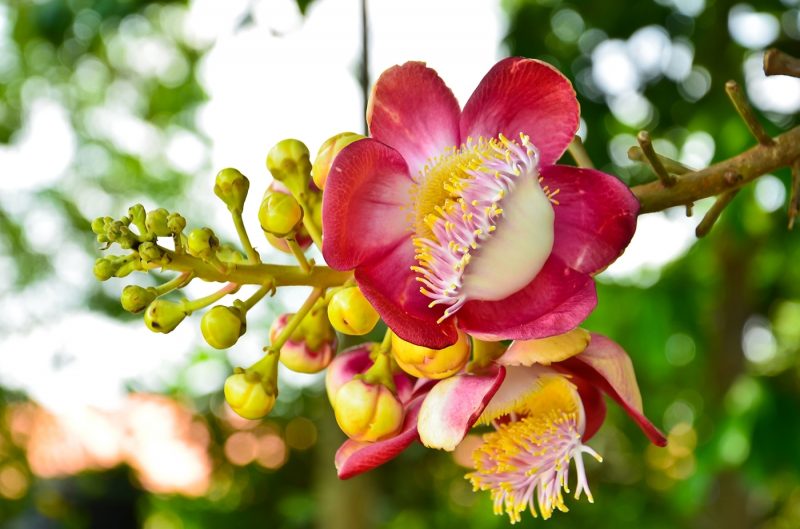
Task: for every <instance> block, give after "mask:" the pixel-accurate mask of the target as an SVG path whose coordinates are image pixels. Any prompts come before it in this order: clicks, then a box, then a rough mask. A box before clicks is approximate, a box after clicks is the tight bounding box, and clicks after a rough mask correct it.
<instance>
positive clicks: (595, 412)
mask: <svg viewBox="0 0 800 529" xmlns="http://www.w3.org/2000/svg"><path fill="white" fill-rule="evenodd" d="M570 381H571V382H572V383H573V384H575V385H576V386H578V394H579V395H580V396H581V402H582V403H583V411H584V414H585V415H586V427H585V429H584V431H583V438H582V440H583V442H584V443H585V442H587V441H588V440H589V439H591V438H592V437H594V434H596V433H597V431H598V430H599V429H600V427H601V426H602V425H603V421H604V420H605V418H606V401H605V400H604V399H603V394H602V393H600V390H599V389H597V388H596V387H595V386H593V385H592V384H590V383H589V382H587V381H585V380H583V379H582V378H580V377H575V376H573V377H572V378H570Z"/></svg>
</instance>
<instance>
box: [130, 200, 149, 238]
mask: <svg viewBox="0 0 800 529" xmlns="http://www.w3.org/2000/svg"><path fill="white" fill-rule="evenodd" d="M146 215H147V213H146V212H145V209H144V206H143V205H141V204H134V205H132V206H131V207H129V208H128V217H130V219H131V222H133V224H134V226H141V225H144V221H145V216H146ZM141 235H144V233H142V234H141Z"/></svg>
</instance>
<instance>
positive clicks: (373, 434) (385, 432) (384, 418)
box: [333, 378, 405, 442]
mask: <svg viewBox="0 0 800 529" xmlns="http://www.w3.org/2000/svg"><path fill="white" fill-rule="evenodd" d="M333 410H334V412H335V413H336V422H337V423H339V427H340V428H341V429H342V431H343V432H344V433H345V434H347V436H348V437H350V438H351V439H354V440H356V441H367V442H372V441H380V440H381V439H386V438H389V437H392V436H393V435H395V434H396V433H397V432H399V431H400V429H401V428H402V427H403V418H404V415H405V412H404V410H403V405H402V404H401V403H400V401H399V400H398V399H397V397H396V396H395V395H394V393H392V392H391V390H390V389H389V388H387V387H386V386H384V385H382V384H368V383H367V382H364V381H363V380H361V379H358V378H356V379H353V380H351V381H350V382H348V383H346V384H345V385H343V386H342V387H341V388H339V391H337V392H336V401H335V402H334V404H333Z"/></svg>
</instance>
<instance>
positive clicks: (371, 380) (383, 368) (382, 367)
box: [357, 331, 397, 393]
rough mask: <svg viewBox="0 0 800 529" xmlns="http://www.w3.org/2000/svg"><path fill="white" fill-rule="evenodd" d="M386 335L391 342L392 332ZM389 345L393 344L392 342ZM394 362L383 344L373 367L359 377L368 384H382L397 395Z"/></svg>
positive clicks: (379, 348)
mask: <svg viewBox="0 0 800 529" xmlns="http://www.w3.org/2000/svg"><path fill="white" fill-rule="evenodd" d="M386 335H387V336H389V337H390V340H391V331H389V332H387V333H386ZM385 341H386V340H384V342H385ZM389 343H391V341H390V342H389ZM392 362H393V361H392V355H391V354H389V350H388V348H384V346H383V344H381V345H379V346H378V349H377V354H376V356H375V360H374V362H373V364H372V367H370V368H369V369H367V370H366V371H365V372H364V374H363V375H357V376H360V377H361V379H362V380H363V381H364V382H366V383H368V384H373V385H377V384H381V385H383V386H386V387H387V388H389V389H390V390H391V391H392V393H395V392H396V391H397V388H396V387H395V385H394V374H393V372H392V371H393V369H392V367H393V365H392Z"/></svg>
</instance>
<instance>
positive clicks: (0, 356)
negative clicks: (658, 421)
mask: <svg viewBox="0 0 800 529" xmlns="http://www.w3.org/2000/svg"><path fill="white" fill-rule="evenodd" d="M674 3H675V4H676V5H677V6H678V7H679V8H681V9H683V10H691V11H692V12H694V11H697V10H700V11H702V9H703V8H704V2H702V0H691V1H690V0H682V1H680V2H678V1H677V0H676V2H674ZM250 4H251V2H249V1H248V0H230V1H227V2H220V1H219V0H194V1H193V2H192V4H191V7H190V11H189V15H188V17H187V19H186V22H185V25H184V26H183V30H182V31H183V32H184V34H183V38H184V39H185V40H187V41H190V42H196V43H214V45H213V47H212V49H211V51H210V53H209V54H208V55H207V57H206V58H205V59H204V60H203V63H202V67H201V72H200V79H201V82H202V84H203V86H204V87H205V88H206V90H207V91H208V94H209V96H210V99H209V101H208V102H207V103H206V104H205V105H204V107H203V108H202V110H201V112H200V127H201V129H202V131H203V132H204V133H205V134H206V135H207V136H208V137H209V138H210V139H211V153H210V155H208V160H209V161H210V167H211V168H212V170H210V171H209V172H208V174H207V175H203V176H205V177H206V178H198V179H197V183H196V185H197V192H196V193H194V194H193V196H195V197H197V196H207V195H210V193H209V192H208V189H209V182H210V181H211V178H212V174H213V172H214V171H216V170H218V169H219V168H222V167H226V166H235V167H237V168H240V169H241V170H242V171H243V172H244V173H245V174H247V175H248V176H250V177H251V180H252V182H253V189H254V191H255V190H258V192H259V193H260V190H261V189H263V188H264V187H265V186H266V185H267V183H268V176H267V172H266V170H265V168H264V158H265V155H266V153H267V151H268V149H269V148H270V146H272V145H273V144H274V143H276V142H277V141H279V140H281V139H283V138H286V137H298V138H300V139H302V140H303V141H305V142H306V143H307V145H308V146H309V148H310V149H311V151H312V153H314V152H316V150H317V149H318V148H319V145H320V143H321V142H322V141H323V140H324V139H325V138H327V137H329V136H331V135H332V134H334V133H337V132H340V131H343V130H353V131H361V127H362V119H363V117H362V101H361V93H360V89H359V86H358V84H357V82H356V78H355V75H354V74H355V72H356V68H357V65H358V61H359V53H360V52H359V47H360V42H361V35H360V23H359V16H360V15H359V11H358V2H356V1H354V0H318V1H316V2H314V3H313V4H312V6H311V8H310V10H309V13H308V16H307V17H306V18H305V19H302V17H301V16H300V14H299V13H298V11H297V8H296V6H295V3H294V1H293V0H270V1H265V2H258V3H255V4H254V5H255V6H256V8H255V12H254V13H253V21H252V24H250V25H247V26H245V27H239V22H240V20H241V18H242V14H243V13H244V11H245V10H246V9H248V7H249V6H250ZM681 6H682V7H681ZM420 13H424V16H420ZM573 13H574V12H573ZM754 16H755V17H761V18H757V19H756V18H752V17H754ZM769 16H771V15H769ZM737 17H749V18H746V19H742V20H758V21H760V22H759V24H761V26H760V27H763V28H764V32H765V36H764V38H766V39H768V40H769V39H770V38H773V39H774V37H770V35H772V32H773V29H774V28H773V26H774V25H773V24H772V22H770V21H769V20H768V19H765V18H763V16H761V15H759V14H755V13H753V12H752V11H747V10H745V11H741V12H737V13H734V14H733V15H732V18H731V22H730V23H731V29H732V30H733V31H734V37H736V31H738V29H737V28H739V27H740V26H741V24H744V22H741V20H740V19H739V18H737ZM0 18H2V17H0ZM568 18H570V20H572V21H573V22H575V23H577V22H580V24H582V20H581V19H580V17H578V18H577V19H576V18H575V15H574V14H569V15H568ZM576 21H577V22H576ZM505 23H506V22H505V20H504V17H503V15H502V11H501V9H500V7H499V2H497V1H494V2H487V1H486V0H436V1H432V0H404V1H403V2H382V1H373V2H370V26H371V33H370V45H371V48H370V64H369V66H370V75H371V78H372V79H373V80H374V79H375V78H376V77H377V75H378V74H379V73H380V72H381V71H382V70H384V69H385V68H387V67H389V66H391V65H393V64H396V63H402V62H405V61H407V60H424V61H427V62H428V64H429V65H430V66H432V67H434V68H435V69H437V70H438V71H439V73H440V74H441V76H442V77H443V78H444V79H445V81H446V82H447V83H448V85H449V86H450V87H451V88H452V89H453V91H454V93H455V94H456V96H457V97H458V99H459V100H460V101H461V102H462V103H463V102H465V101H466V99H467V97H468V96H469V94H470V93H471V92H472V90H473V88H474V87H475V86H476V85H477V83H478V81H479V80H480V78H481V77H482V76H483V75H484V73H485V72H486V71H487V70H488V69H489V68H490V67H491V66H492V65H493V64H494V63H495V61H496V60H497V59H498V58H500V57H501V56H503V55H505V52H504V50H502V49H501V47H500V42H501V39H502V37H503V35H504V32H505ZM8 29H9V28H8V27H5V26H3V25H2V20H0V33H2V32H6V31H8ZM634 37H635V38H634ZM634 37H631V39H630V40H629V41H627V42H626V41H622V40H607V41H606V42H605V43H603V44H601V45H600V46H598V47H597V48H595V51H594V53H593V55H592V57H593V58H594V60H595V61H596V65H595V71H594V74H593V75H594V77H595V80H596V82H597V84H598V85H600V86H601V87H603V86H605V88H606V89H607V90H606V93H607V97H608V100H609V104H610V105H611V108H612V111H613V112H614V114H615V115H616V116H617V117H618V118H619V119H620V120H621V121H623V122H629V123H631V124H633V123H635V122H637V121H641V120H642V119H644V118H645V117H646V116H647V114H648V112H649V111H650V110H649V102H648V101H647V99H646V98H644V97H643V96H642V95H641V94H640V91H641V89H642V87H643V83H645V82H646V81H647V80H648V79H650V78H652V77H653V76H655V75H657V74H658V75H660V74H662V73H663V74H664V75H667V76H670V77H672V76H674V77H675V78H676V79H679V78H680V79H684V80H690V79H691V78H692V77H691V76H692V75H695V76H696V78H695V79H694V81H692V83H691V84H690V85H687V86H688V87H689V88H691V87H694V88H693V89H694V90H695V91H696V92H697V91H698V90H699V91H700V92H702V91H704V90H707V89H708V87H707V86H706V85H705V84H704V83H703V79H704V78H703V70H702V69H701V70H698V69H697V68H696V67H695V68H693V67H692V60H693V51H692V49H691V47H690V46H689V45H687V43H685V42H682V41H679V40H674V41H673V40H670V39H669V37H668V36H665V34H664V32H663V31H662V30H659V29H658V28H657V27H650V28H649V29H648V28H644V29H643V30H640V32H637V34H636V35H635V36H634ZM565 38H566V37H565ZM742 38H745V39H746V38H749V37H747V36H745V37H742ZM636 39H638V40H636ZM643 42H644V43H645V44H648V43H649V44H652V45H653V46H656V45H657V47H658V49H659V50H662V51H661V55H660V56H658V57H656V56H653V57H649V56H641V57H640V56H638V55H637V53H640V52H641V50H642V49H644V48H648V49H650V48H652V46H649V47H648V46H644V45H643ZM748 42H749V41H748ZM635 43H638V44H636V45H634V44H635ZM137 46H138V47H137V51H141V53H133V54H129V57H128V59H129V60H134V61H139V62H138V63H137V64H134V67H135V68H136V69H138V70H137V71H142V72H151V73H153V72H154V73H153V74H154V75H171V72H172V71H173V70H172V69H171V68H170V67H169V65H172V66H173V67H174V68H178V69H179V68H180V61H178V60H177V59H176V58H175V57H173V56H170V55H169V53H168V51H169V50H168V48H166V47H165V45H164V43H163V42H160V41H146V42H145V41H142V42H141V46H139V41H137ZM0 51H2V50H0ZM89 67H91V65H89ZM748 76H755V77H753V80H751V81H752V82H753V83H755V86H757V87H760V88H759V89H760V90H762V91H768V90H775V89H776V88H775V87H776V86H777V87H778V88H777V89H781V90H792V89H794V90H796V89H797V87H796V86H795V85H791V86H789V85H786V83H784V85H786V86H783V85H780V83H779V82H773V83H772V84H770V83H768V82H767V81H765V80H764V79H762V78H763V75H762V77H761V78H759V77H758V76H757V72H755V71H754V70H752V69H750V70H748ZM779 85H780V86H779ZM115 88H116V89H117V90H118V92H119V94H118V95H119V98H118V99H119V100H120V101H121V102H122V103H123V104H122V106H117V107H113V106H112V107H109V108H103V109H99V110H98V113H97V114H96V115H94V116H92V117H91V119H92V120H93V122H95V123H96V124H97V126H98V127H99V128H100V129H102V128H103V127H102V125H103V123H105V124H106V127H105V129H107V130H105V133H107V134H108V135H110V136H111V137H112V138H114V140H115V142H116V143H117V144H118V147H119V148H120V149H123V150H128V151H132V152H136V150H137V149H145V148H146V147H147V146H148V145H151V146H152V145H156V146H157V145H158V144H159V142H160V141H161V138H159V136H158V135H157V134H156V132H155V131H154V130H153V127H152V126H151V125H149V124H147V123H145V122H143V121H141V120H136V119H132V118H129V117H126V115H125V113H124V112H122V113H120V112H121V110H120V109H121V108H122V109H124V104H125V102H126V101H128V100H129V99H130V94H131V92H130V87H126V86H118V87H115ZM689 88H687V90H689ZM700 92H697V93H700ZM703 93H704V92H703ZM764 93H767V92H764ZM796 93H800V91H797V92H796ZM767 99H769V100H775V98H767ZM783 101H785V99H784V100H783ZM756 102H758V100H757V101H756ZM797 105H800V102H799V103H797ZM776 110H777V109H776ZM110 123H113V124H114V126H113V127H109V126H108V124H110ZM706 136H708V135H706ZM631 139H632V137H631V138H627V137H621V138H619V141H618V142H617V143H618V144H619V147H620V148H619V150H620V152H622V149H624V148H627V147H626V143H627V142H630V141H631ZM165 141H166V144H167V148H166V149H165V150H166V158H167V162H168V163H171V164H173V165H175V166H176V167H183V168H184V169H186V170H192V168H193V167H194V166H196V165H197V164H198V163H201V162H202V161H203V160H205V159H206V153H204V152H203V149H202V144H200V143H199V141H198V140H197V139H196V138H195V137H194V136H193V135H192V134H190V133H188V132H185V131H173V132H171V133H170V135H169V137H168V138H167V140H165ZM589 141H591V131H589ZM612 143H613V142H612ZM75 144H76V140H75V134H74V132H73V131H72V129H71V127H70V125H69V122H68V116H67V113H66V111H65V109H64V108H63V107H62V106H61V105H59V104H58V103H55V102H53V101H52V100H48V99H46V98H42V99H41V100H39V101H37V102H36V103H35V104H33V105H32V106H31V108H29V109H28V117H27V120H26V122H25V125H24V127H23V130H22V132H21V134H20V135H19V136H18V137H17V138H16V141H15V143H14V144H13V145H11V146H9V147H0V172H1V173H2V174H7V175H8V174H11V175H17V174H25V175H26V178H25V179H19V178H14V179H9V178H0V191H2V193H3V194H4V197H5V198H0V200H3V206H4V207H6V208H8V209H9V210H10V211H11V213H12V214H14V213H16V214H19V215H20V216H22V217H24V218H25V219H26V220H27V222H26V229H31V230H34V229H42V228H41V227H42V226H47V225H52V223H48V222H47V219H48V214H49V213H48V211H47V209H46V208H43V209H42V210H41V211H39V212H38V213H37V215H39V217H36V216H35V215H33V214H32V213H26V210H27V206H26V204H28V205H29V204H31V196H30V193H31V192H33V191H36V190H39V189H43V188H45V187H47V186H49V185H52V184H53V183H54V182H56V181H57V180H58V179H59V178H60V177H61V176H62V175H63V174H64V173H65V171H66V170H67V168H68V167H69V166H70V164H72V163H73V161H74V159H75ZM687 144H688V145H689V147H688V148H687V146H686V145H685V146H684V151H685V152H682V153H681V156H685V157H687V158H686V160H687V163H689V162H691V163H692V164H693V165H696V166H702V165H705V164H707V163H709V161H710V160H711V157H712V156H713V151H714V143H713V139H711V138H710V137H708V138H705V137H702V136H698V137H697V138H695V140H694V143H692V142H687ZM687 149H688V150H687ZM45 151H46V152H48V156H41V155H40V153H41V152H45ZM611 155H612V156H614V155H615V153H614V152H611ZM99 159H102V156H100V158H99ZM774 187H775V186H774V185H773V186H772V188H774ZM772 188H769V185H768V186H767V188H765V191H764V193H766V195H765V196H767V197H768V198H769V197H770V196H772V195H774V194H775V192H777V191H775V189H772ZM81 193H84V195H82V196H83V200H82V201H81V203H82V204H85V205H86V208H87V211H86V213H87V215H89V216H94V215H100V214H107V213H109V212H108V211H104V210H103V209H102V208H103V207H105V206H106V205H107V204H108V200H107V198H104V197H102V196H99V194H98V193H96V192H95V193H92V190H82V191H81ZM770 193H772V195H770ZM131 200H135V197H131ZM771 200H772V201H773V202H775V199H774V196H773V197H772V199H771ZM208 202H209V203H211V199H208ZM15 205H16V206H15ZM201 206H202V202H198V204H197V207H198V208H199V207H201ZM215 206H216V204H215ZM250 207H251V208H253V207H255V206H253V205H251V206H250ZM214 211H216V215H217V217H216V219H214V220H211V221H210V222H209V223H210V224H212V225H214V226H227V225H228V224H229V220H228V218H227V216H226V215H225V214H224V213H225V211H224V208H219V207H215V208H214ZM246 213H247V212H246ZM249 213H253V214H250V215H246V217H247V218H248V220H247V223H248V226H249V228H250V229H251V230H252V232H251V233H254V234H258V233H259V228H258V225H257V220H256V218H255V214H254V211H252V210H251V211H250V212H249ZM50 215H51V217H52V214H50ZM696 222H697V217H695V218H694V219H686V218H685V217H684V216H682V215H673V214H670V215H664V214H655V215H647V216H645V217H642V218H641V219H640V224H639V230H638V231H637V234H636V236H635V238H634V241H633V243H632V244H631V246H630V248H629V249H628V251H627V252H626V254H625V255H624V256H623V257H622V259H620V260H619V261H618V262H617V263H616V264H615V265H613V266H612V267H611V269H609V270H608V271H607V272H606V274H605V276H606V277H607V278H610V279H613V280H622V281H634V282H637V283H639V284H647V283H649V282H651V281H653V279H654V277H657V276H654V275H653V274H646V275H644V276H643V275H641V274H640V273H639V272H640V270H641V269H642V268H643V267H644V268H647V269H651V270H656V274H657V270H658V269H659V268H660V267H661V266H663V265H664V264H665V263H667V262H669V261H671V260H673V259H675V258H676V257H677V256H679V255H681V254H682V253H683V252H685V251H686V250H687V249H688V248H689V247H690V246H691V244H692V242H693V240H694V239H693V230H694V225H695V223H696ZM51 231H52V230H51ZM221 231H224V230H221ZM48 236H50V237H51V238H52V237H54V236H57V233H50V234H49V235H48V233H47V230H45V233H44V234H42V235H41V236H39V237H37V239H38V240H40V241H42V240H44V241H46V240H47V237H48ZM264 246H266V245H264ZM270 255H273V254H270ZM64 259H66V261H67V262H70V263H71V266H65V267H63V268H64V270H60V271H59V273H60V274H61V275H62V276H63V277H61V276H60V277H59V282H58V284H57V285H51V286H46V287H41V288H39V290H37V291H34V292H26V293H22V294H14V295H11V294H8V295H5V296H4V297H3V298H0V312H1V313H3V314H13V316H10V317H12V318H17V323H18V325H15V327H16V328H18V329H19V330H18V331H15V332H14V333H12V334H11V335H10V336H4V337H0V383H3V385H5V386H7V387H9V388H18V389H24V390H26V391H28V392H29V393H30V394H31V396H33V397H34V398H36V399H37V400H40V401H41V402H42V403H44V404H45V405H47V406H49V407H51V408H62V409H63V408H65V407H70V406H74V405H79V404H83V403H91V404H95V405H103V406H110V405H114V403H120V402H121V401H122V396H123V395H124V394H125V391H126V382H127V381H130V380H134V381H136V385H137V386H141V387H146V388H152V389H159V388H163V387H164V386H165V385H166V384H169V383H170V382H171V375H170V374H169V373H174V372H176V371H178V370H177V366H179V365H181V364H182V363H184V362H185V361H186V358H187V355H188V354H189V352H190V351H191V349H192V346H191V344H192V343H195V340H197V339H198V336H199V333H198V331H197V326H198V325H199V322H198V321H197V320H196V319H195V320H194V321H193V322H191V323H189V324H185V325H182V326H181V327H179V328H178V329H177V330H176V331H175V332H174V333H173V334H171V335H169V336H161V335H158V336H156V335H152V334H150V333H149V332H148V331H147V330H146V329H145V328H144V326H143V325H141V324H140V323H137V324H135V325H125V324H121V323H119V322H116V321H113V320H109V319H107V318H104V317H101V316H98V315H96V314H91V313H89V312H86V311H85V309H80V308H78V307H74V306H71V305H69V303H66V302H65V303H64V305H63V306H64V307H67V309H66V310H62V309H61V307H62V306H61V305H59V304H58V303H59V302H58V300H68V299H70V295H69V294H70V289H72V288H78V287H79V285H80V284H81V281H83V280H85V277H86V276H87V274H90V269H91V259H90V258H88V257H87V256H85V255H83V254H82V253H81V252H80V250H79V249H77V248H71V247H69V245H66V246H65V248H64ZM4 270H5V271H9V270H11V265H10V263H9V262H8V259H6V260H5V261H4V258H3V256H2V255H0V272H3V271H4ZM107 287H108V288H109V291H110V292H112V291H113V292H114V295H118V293H119V291H120V290H121V288H122V282H120V281H110V282H109V284H108V285H107ZM190 292H193V293H199V292H201V290H200V289H198V290H192V291H190ZM203 292H207V289H206V290H203ZM0 293H2V286H0ZM299 295H301V292H300V291H299V290H297V291H295V292H294V294H289V295H288V296H286V297H285V298H284V301H285V302H286V303H287V305H290V306H291V305H293V304H295V303H296V302H297V299H298V297H299ZM44 299H46V300H48V305H50V307H49V308H50V310H51V314H52V317H46V318H45V319H44V321H37V320H36V319H35V318H33V317H32V316H30V315H31V314H37V311H38V310H39V307H40V305H41V303H42V300H44ZM50 300H52V301H53V303H52V304H50V303H49V301H50ZM262 315H263V313H262ZM262 334H263V333H262ZM262 340H263V336H259V335H257V334H256V333H249V334H248V335H246V336H245V338H244V339H243V340H242V341H241V342H240V343H239V344H237V346H235V347H234V348H233V349H232V350H231V351H230V352H229V355H230V356H229V357H230V358H231V360H232V361H233V362H234V363H235V364H246V363H248V362H252V361H254V360H255V359H256V358H257V357H258V355H259V350H260V347H259V346H260V345H263V344H261V341H262ZM225 375H226V373H225V372H224V369H223V370H221V369H220V368H219V364H217V365H212V364H209V365H207V366H204V367H201V368H197V370H196V372H195V373H194V376H193V377H192V378H193V379H194V380H195V391H196V392H197V393H202V392H209V391H213V390H216V389H218V388H219V387H220V386H221V384H222V380H224V377H225Z"/></svg>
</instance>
